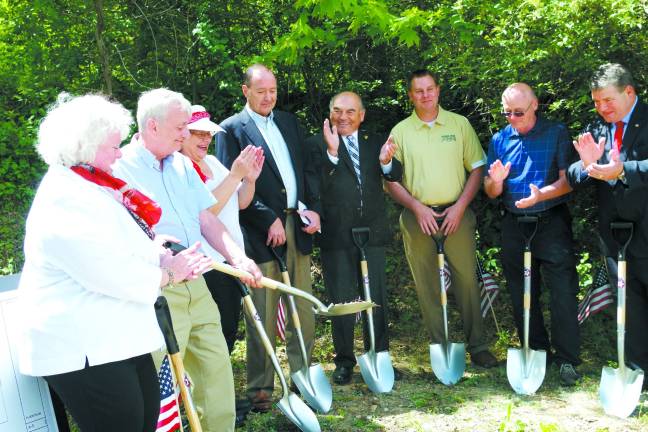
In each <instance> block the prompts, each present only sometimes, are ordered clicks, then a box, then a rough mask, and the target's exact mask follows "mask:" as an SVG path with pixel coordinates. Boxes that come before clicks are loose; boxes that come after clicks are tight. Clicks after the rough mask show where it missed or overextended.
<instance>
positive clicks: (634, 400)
mask: <svg viewBox="0 0 648 432" xmlns="http://www.w3.org/2000/svg"><path fill="white" fill-rule="evenodd" d="M643 380H644V373H643V371H642V370H641V369H636V370H633V369H629V368H623V369H613V368H611V367H607V366H606V367H604V368H603V370H602V371H601V384H600V387H599V398H600V399H601V404H602V405H603V409H604V410H605V413H606V414H608V415H613V416H616V417H621V418H626V417H628V416H629V415H630V414H632V412H633V411H634V410H635V408H636V407H637V404H638V403H639V397H640V396H641V386H642V385H643Z"/></svg>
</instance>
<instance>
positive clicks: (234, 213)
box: [203, 155, 245, 262]
mask: <svg viewBox="0 0 648 432" xmlns="http://www.w3.org/2000/svg"><path fill="white" fill-rule="evenodd" d="M204 160H205V162H206V163H207V165H208V166H209V169H210V170H211V172H212V175H213V177H212V178H210V179H207V182H206V183H205V185H206V186H207V189H209V190H210V191H213V190H214V189H216V188H217V187H218V185H219V184H221V182H222V181H223V180H224V179H225V177H227V176H228V175H229V170H228V169H227V168H225V166H224V165H223V164H222V163H220V161H219V160H218V159H216V158H215V157H214V156H212V155H207V156H205V159H204ZM240 188H241V185H240V184H239V186H238V188H237V189H236V191H235V192H234V193H233V194H232V196H231V197H230V199H229V200H227V203H226V204H225V206H224V207H223V208H222V209H221V211H220V213H218V219H220V221H221V222H223V225H225V227H226V228H227V231H229V233H230V235H231V236H232V238H233V239H234V241H235V242H236V244H238V245H239V247H240V248H241V250H245V247H244V245H243V232H242V231H241V225H240V223H239V201H238V190H239V189H240ZM203 250H204V251H205V253H206V254H207V255H209V257H210V258H211V259H213V260H216V261H219V262H223V261H225V258H223V255H221V254H220V253H218V252H217V251H216V250H215V249H214V248H212V247H211V246H210V245H209V244H208V243H207V242H203Z"/></svg>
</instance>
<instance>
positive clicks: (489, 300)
mask: <svg viewBox="0 0 648 432" xmlns="http://www.w3.org/2000/svg"><path fill="white" fill-rule="evenodd" d="M484 294H486V298H487V299H488V308H489V309H490V311H491V314H492V315H493V321H495V330H496V331H497V334H499V332H500V328H499V324H498V323H497V317H496V316H495V309H493V301H492V300H491V296H490V294H489V293H488V290H487V289H484Z"/></svg>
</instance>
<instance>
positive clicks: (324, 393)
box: [291, 365, 333, 414]
mask: <svg viewBox="0 0 648 432" xmlns="http://www.w3.org/2000/svg"><path fill="white" fill-rule="evenodd" d="M291 378H292V380H293V382H294V383H295V385H296V386H297V388H298V389H299V391H300V392H301V395H302V396H303V397H304V399H306V402H308V404H309V405H310V406H311V407H313V408H315V409H316V410H317V411H319V412H321V413H323V414H326V413H327V412H329V410H330V409H331V404H332V403H333V390H332V389H331V383H330V382H329V380H328V379H327V378H326V374H324V369H322V366H320V365H312V366H311V367H309V368H302V369H300V370H299V371H297V372H295V373H293V374H292V375H291Z"/></svg>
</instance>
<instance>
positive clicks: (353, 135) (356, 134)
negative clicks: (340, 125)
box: [342, 129, 360, 144]
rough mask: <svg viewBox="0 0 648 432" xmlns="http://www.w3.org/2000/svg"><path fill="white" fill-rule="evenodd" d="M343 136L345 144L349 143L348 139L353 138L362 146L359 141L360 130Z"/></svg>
mask: <svg viewBox="0 0 648 432" xmlns="http://www.w3.org/2000/svg"><path fill="white" fill-rule="evenodd" d="M342 136H343V137H344V142H345V143H346V142H347V140H346V139H347V137H350V136H352V137H353V138H355V142H356V143H358V144H360V141H359V140H358V129H356V130H355V131H353V133H352V134H351V135H342Z"/></svg>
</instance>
